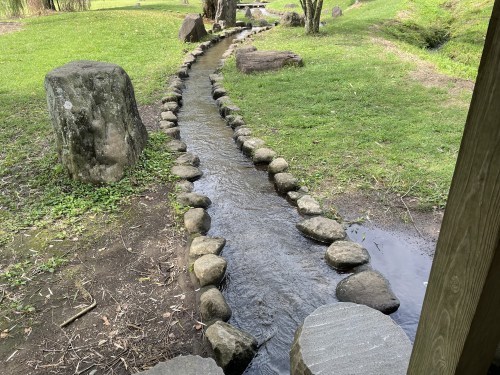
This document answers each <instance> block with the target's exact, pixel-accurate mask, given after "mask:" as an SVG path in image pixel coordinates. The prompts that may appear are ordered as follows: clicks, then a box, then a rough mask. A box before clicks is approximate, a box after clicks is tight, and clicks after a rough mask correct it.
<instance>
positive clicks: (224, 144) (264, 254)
mask: <svg viewBox="0 0 500 375" xmlns="http://www.w3.org/2000/svg"><path fill="white" fill-rule="evenodd" d="M230 43H231V40H230V39H226V40H223V41H222V42H220V43H219V44H217V45H216V46H214V47H212V48H211V49H209V50H208V51H207V53H206V54H205V55H204V56H201V57H200V58H199V59H198V62H197V63H195V64H194V65H193V66H192V69H191V71H190V73H189V74H190V78H189V79H188V80H187V81H186V88H185V90H184V92H183V102H184V106H183V107H182V109H181V111H180V112H179V126H180V129H181V136H182V138H183V140H184V141H185V142H186V143H187V145H188V150H189V151H191V152H193V153H196V154H197V155H198V156H199V157H200V159H201V166H200V168H201V169H202V171H203V173H204V175H203V177H202V178H201V179H200V180H199V181H197V182H196V183H195V191H197V192H199V193H202V194H205V195H207V196H208V197H210V199H211V200H212V206H211V207H210V208H209V210H208V212H209V214H210V215H211V217H212V228H211V230H210V232H209V235H210V236H220V237H224V238H226V240H227V244H226V247H225V248H224V250H223V252H222V256H224V258H225V259H226V260H227V262H228V269H227V277H226V281H225V283H224V285H223V293H224V295H225V297H226V299H227V302H228V303H229V305H230V306H231V308H232V310H233V315H232V318H231V320H230V323H231V324H233V325H234V326H236V327H239V328H240V329H242V330H244V331H246V332H249V333H250V334H252V335H253V336H255V337H256V338H257V340H258V342H259V344H261V346H260V348H259V352H258V354H257V356H256V357H255V358H254V360H253V362H252V363H251V364H250V366H249V367H248V368H247V370H246V372H245V374H259V375H265V374H289V350H290V347H291V344H292V341H293V335H294V333H295V330H296V329H297V327H298V326H299V325H300V324H301V323H302V321H303V320H304V318H305V317H306V316H307V315H308V314H310V313H311V312H312V311H313V310H315V309H316V308H317V307H319V306H321V305H324V304H327V303H332V302H335V301H336V298H335V286H336V284H337V283H338V282H339V281H340V280H341V279H342V278H344V277H345V276H346V275H341V274H338V273H337V272H335V271H333V270H332V269H331V268H330V267H328V265H327V264H326V263H325V261H324V258H323V257H324V253H325V251H326V246H324V245H320V244H318V243H315V242H313V241H311V240H308V239H306V238H304V237H302V236H301V235H300V234H299V232H298V231H297V229H296V228H295V224H296V223H297V222H298V221H300V220H301V217H300V215H299V214H298V213H297V211H296V209H295V208H293V207H292V206H290V205H289V204H288V203H287V201H286V200H285V199H283V198H282V197H280V196H278V195H277V194H276V193H275V190H274V188H273V185H272V183H271V182H270V181H269V179H268V176H267V173H266V172H265V171H259V170H257V169H255V168H254V166H253V164H252V162H251V161H250V160H249V159H247V158H246V157H244V156H243V155H242V154H241V152H240V151H239V149H238V148H237V147H236V144H235V143H234V142H233V140H232V130H231V129H230V128H229V127H228V126H226V124H225V122H224V121H223V120H222V119H221V118H220V116H219V113H218V111H217V107H216V105H215V101H214V100H213V99H212V97H211V85H210V82H209V79H208V76H209V74H211V73H213V72H214V70H215V69H216V67H217V65H218V64H219V59H220V57H221V55H222V54H223V52H224V51H225V50H226V48H227V47H228V46H229V44H230ZM349 236H350V237H351V238H352V239H353V240H356V241H359V242H361V243H363V244H364V245H365V247H367V249H368V250H369V251H370V253H371V255H372V265H373V267H374V268H375V269H378V270H380V271H381V272H382V273H383V274H384V275H386V277H388V278H389V280H390V281H391V284H392V287H393V289H394V291H395V292H396V294H397V295H398V297H399V298H400V300H401V303H402V304H401V308H400V310H399V311H398V312H396V313H395V314H393V318H394V319H395V320H396V321H397V322H398V323H399V324H400V325H401V326H402V327H403V328H404V329H405V331H406V332H407V334H408V335H409V336H410V337H413V336H414V332H415V329H416V324H417V321H418V316H419V313H420V308H421V303H422V298H423V293H424V292H425V286H424V282H425V281H426V280H427V277H428V272H429V267H430V258H429V257H428V256H427V255H425V254H424V253H422V252H421V250H420V246H421V245H422V243H416V244H412V245H411V246H409V245H408V243H407V242H406V241H402V240H401V239H400V237H398V235H397V234H394V233H393V234H390V233H385V232H382V231H380V230H377V229H373V228H372V229H371V228H368V227H357V228H355V227H351V228H350V229H349ZM374 243H376V246H375V245H373V244H374Z"/></svg>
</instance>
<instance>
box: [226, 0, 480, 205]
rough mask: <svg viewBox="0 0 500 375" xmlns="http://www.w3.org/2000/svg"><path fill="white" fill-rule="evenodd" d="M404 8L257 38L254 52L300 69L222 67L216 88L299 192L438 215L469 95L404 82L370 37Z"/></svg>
mask: <svg viewBox="0 0 500 375" xmlns="http://www.w3.org/2000/svg"><path fill="white" fill-rule="evenodd" d="M344 4H345V3H344ZM405 4H406V1H393V2H384V1H378V0H373V1H369V2H363V3H362V6H361V7H356V8H352V9H350V10H346V11H345V12H344V15H343V16H342V17H339V18H337V19H335V20H333V21H331V20H330V21H329V20H328V18H327V19H326V20H327V24H326V26H325V27H323V28H322V29H321V30H320V31H321V32H320V35H319V36H316V37H310V36H304V35H303V30H301V29H300V28H296V29H290V28H279V29H275V30H271V31H269V32H267V33H265V34H262V35H258V36H256V37H255V42H254V45H255V46H256V47H257V48H258V49H267V50H273V49H280V50H290V51H294V52H296V53H298V54H299V55H301V56H302V58H303V59H304V62H305V66H304V67H303V68H288V69H284V70H281V71H279V72H272V73H265V74H252V75H245V74H241V73H239V72H238V71H237V70H236V67H235V63H234V60H229V62H228V64H227V65H226V67H225V68H224V74H225V81H224V85H225V87H226V88H227V89H228V90H229V93H230V95H231V98H232V99H233V100H234V101H235V102H236V104H237V105H238V106H239V107H240V108H241V109H242V115H243V116H244V118H245V120H246V122H247V124H249V126H251V128H252V129H253V131H254V134H255V135H256V136H258V137H262V138H264V139H265V140H266V142H267V143H268V144H269V145H270V146H271V147H272V148H274V149H275V150H276V151H278V153H279V154H280V155H283V156H284V157H285V158H286V159H287V160H289V161H290V162H291V163H290V164H291V168H292V172H293V173H294V174H296V175H297V176H298V177H300V178H301V180H302V181H303V182H304V183H306V184H307V185H309V186H312V187H313V188H318V189H319V190H320V191H321V192H323V193H325V194H335V193H337V192H343V191H349V190H356V189H358V190H364V189H380V190H382V191H387V192H392V193H399V194H405V193H407V192H409V191H410V193H409V195H411V196H414V197H417V198H418V199H419V201H420V204H421V206H422V207H429V206H440V207H442V206H444V204H445V202H446V197H447V193H448V189H449V185H450V181H451V177H452V173H453V169H454V165H455V161H456V157H457V153H458V148H459V144H460V139H461V136H462V131H463V125H464V123H465V118H466V114H467V104H468V101H469V100H470V94H469V93H463V94H461V96H459V97H457V96H456V95H453V96H452V94H451V93H450V92H449V87H431V88H429V87H425V86H423V85H422V84H421V83H419V82H418V81H416V80H412V79H410V74H411V73H412V72H414V71H415V70H416V69H417V66H416V65H415V64H414V63H412V62H411V61H404V60H401V58H400V56H398V55H397V54H394V53H390V52H388V51H387V50H386V48H385V46H384V45H383V44H378V43H377V40H376V39H374V37H377V36H378V37H379V39H380V36H383V35H385V31H384V30H380V28H379V25H384V24H387V22H389V21H391V20H394V19H395V17H396V15H397V14H398V13H399V12H400V10H401V9H404V5H405ZM341 7H343V9H344V8H346V7H347V6H346V5H343V4H341ZM450 30H453V29H452V27H451V26H450ZM419 34H420V33H419ZM435 34H438V33H434V35H435ZM450 35H451V36H453V35H454V34H453V32H452V33H451V34H450ZM423 40H425V39H423ZM425 43H426V44H427V45H429V44H431V43H430V42H429V41H425ZM413 48H415V49H416V47H413ZM419 50H420V49H419ZM421 51H422V52H423V53H425V54H426V55H429V54H430V53H429V52H427V51H424V50H421ZM434 53H435V52H434ZM475 69H477V66H476V67H475Z"/></svg>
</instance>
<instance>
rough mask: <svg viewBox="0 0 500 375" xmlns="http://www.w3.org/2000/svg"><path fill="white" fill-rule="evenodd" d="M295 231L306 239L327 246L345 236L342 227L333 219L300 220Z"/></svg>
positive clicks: (314, 218)
mask: <svg viewBox="0 0 500 375" xmlns="http://www.w3.org/2000/svg"><path fill="white" fill-rule="evenodd" d="M297 229H298V230H299V231H300V232H301V233H302V234H303V235H304V236H306V237H309V238H312V239H313V240H316V241H319V242H324V243H328V244H330V243H332V242H333V241H337V240H341V239H343V238H344V237H345V236H346V233H345V230H344V228H343V227H342V225H340V224H339V223H337V222H336V221H335V220H333V219H328V218H326V217H322V216H316V217H313V218H311V219H305V220H302V221H301V222H300V223H298V224H297Z"/></svg>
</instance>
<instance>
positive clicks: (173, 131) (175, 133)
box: [162, 127, 181, 139]
mask: <svg viewBox="0 0 500 375" xmlns="http://www.w3.org/2000/svg"><path fill="white" fill-rule="evenodd" d="M162 131H163V133H165V134H166V135H167V136H169V137H170V138H173V139H179V138H180V137H181V131H180V130H179V128H178V127H173V128H169V129H162Z"/></svg>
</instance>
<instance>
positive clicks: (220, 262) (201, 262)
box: [193, 254, 227, 286]
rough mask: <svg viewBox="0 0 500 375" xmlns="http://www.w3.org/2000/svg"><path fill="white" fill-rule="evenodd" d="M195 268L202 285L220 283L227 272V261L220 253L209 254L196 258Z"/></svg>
mask: <svg viewBox="0 0 500 375" xmlns="http://www.w3.org/2000/svg"><path fill="white" fill-rule="evenodd" d="M193 268H194V274H195V275H196V278H197V279H198V281H199V282H200V285H201V286H206V285H219V283H220V282H221V281H222V279H223V278H224V274H225V273H226V268H227V262H226V261H225V260H224V258H222V257H220V256H218V255H214V254H207V255H203V256H202V257H200V258H198V259H196V261H195V262H194V266H193Z"/></svg>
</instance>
